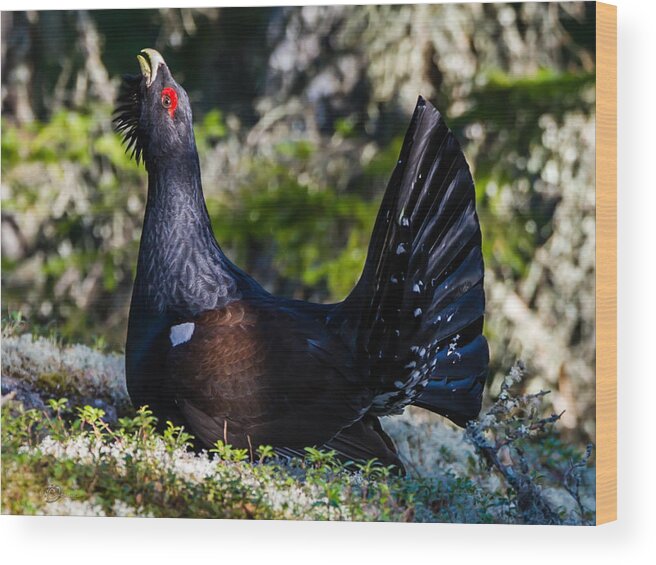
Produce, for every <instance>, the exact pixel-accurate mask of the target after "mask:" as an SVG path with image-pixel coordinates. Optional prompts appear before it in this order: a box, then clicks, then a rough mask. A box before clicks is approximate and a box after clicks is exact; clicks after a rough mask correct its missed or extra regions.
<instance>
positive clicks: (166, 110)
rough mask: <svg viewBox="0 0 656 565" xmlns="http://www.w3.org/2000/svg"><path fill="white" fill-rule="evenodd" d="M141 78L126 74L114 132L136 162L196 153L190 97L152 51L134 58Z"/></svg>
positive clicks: (115, 115)
mask: <svg viewBox="0 0 656 565" xmlns="http://www.w3.org/2000/svg"><path fill="white" fill-rule="evenodd" d="M137 60H138V61H139V66H140V67H141V74H140V75H125V76H124V77H123V82H122V84H121V88H120V91H119V96H118V103H117V106H116V110H115V111H114V120H113V121H114V129H115V130H116V131H117V132H118V133H120V134H122V135H123V143H124V144H125V147H126V151H128V152H130V156H131V157H134V158H135V159H136V160H137V163H138V162H140V161H144V162H145V164H146V168H150V166H151V165H153V164H155V163H156V162H157V161H160V160H165V159H172V158H176V157H179V156H186V155H188V154H189V153H192V154H195V151H196V144H195V140H194V131H193V126H192V115H191V105H190V103H189V96H188V95H187V93H186V92H185V90H184V88H182V87H181V86H180V85H179V84H178V83H177V82H176V81H175V79H174V78H173V76H172V75H171V71H169V68H168V67H167V65H166V62H165V61H164V58H163V57H162V56H161V55H160V54H159V53H158V52H157V51H155V49H143V50H142V51H141V54H139V55H137Z"/></svg>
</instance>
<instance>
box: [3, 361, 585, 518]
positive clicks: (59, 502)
mask: <svg viewBox="0 0 656 565" xmlns="http://www.w3.org/2000/svg"><path fill="white" fill-rule="evenodd" d="M517 375H518V373H517V372H515V373H511V377H509V378H508V380H507V382H506V384H505V385H504V389H503V390H502V394H501V395H500V398H499V400H498V401H497V403H496V404H494V405H493V406H492V408H491V409H490V410H489V411H488V412H487V413H486V414H485V415H484V416H483V417H482V418H481V420H480V421H477V422H472V423H471V424H470V426H469V427H468V430H467V436H468V437H469V439H470V441H472V442H473V444H474V445H475V447H476V449H477V451H478V454H477V453H476V452H471V453H470V454H469V455H467V456H466V457H467V459H466V466H465V467H464V468H463V469H464V472H456V471H455V470H454V469H453V468H451V467H450V466H449V462H454V461H457V460H460V461H462V460H463V454H462V453H458V452H455V451H451V450H450V449H448V448H447V447H445V446H443V448H442V450H441V464H440V465H441V466H442V469H440V470H439V473H438V474H436V475H422V474H418V473H416V472H412V469H411V473H410V475H409V476H407V477H403V476H400V475H398V474H397V473H396V472H395V470H394V468H393V467H384V466H382V465H381V464H380V463H379V462H377V461H376V460H375V459H374V460H370V461H360V462H353V461H344V460H342V459H340V458H339V457H338V455H337V453H335V451H328V450H323V449H318V448H315V447H308V448H306V449H305V454H304V456H303V457H298V458H292V459H287V458H280V457H279V456H278V455H277V454H276V452H275V450H274V449H273V448H272V447H271V446H258V447H257V448H256V449H240V448H236V447H234V446H232V445H229V444H227V443H226V442H224V441H221V440H219V441H217V442H216V443H215V445H214V447H213V448H211V449H210V450H209V451H202V452H194V451H193V450H192V446H193V445H194V438H193V437H192V435H191V434H189V433H188V432H187V431H186V430H184V429H183V428H182V427H179V426H175V425H174V424H172V423H171V422H166V425H165V426H163V427H162V428H161V429H160V428H159V427H158V423H157V419H156V418H155V416H154V415H153V413H152V411H151V410H150V409H149V408H148V407H146V406H143V407H141V408H139V409H138V410H136V411H132V412H130V413H128V414H127V415H125V416H123V417H121V418H119V419H118V420H117V421H114V422H113V423H110V421H109V420H108V418H107V413H106V410H104V409H102V408H99V407H97V406H91V405H88V404H75V403H72V402H71V401H70V400H69V399H66V398H50V399H48V400H47V401H46V402H45V405H44V406H43V407H42V408H26V407H25V405H24V404H23V403H22V402H20V401H17V400H15V399H12V395H11V394H10V396H8V397H6V398H4V399H3V406H2V481H3V490H2V504H3V508H4V511H5V512H9V513H14V514H43V513H46V514H48V513H52V514H62V513H63V514H93V515H107V516H114V515H137V516H162V517H164V516H166V517H197V518H199V517H203V518H255V519H290V518H291V519H318V520H325V519H331V520H377V521H381V520H382V521H431V522H435V521H437V522H477V523H498V522H502V523H516V522H520V523H527V522H529V523H530V522H540V520H542V521H545V515H546V516H548V518H549V520H547V521H549V522H551V523H581V522H584V523H588V522H591V521H593V520H594V514H593V513H591V512H590V511H589V510H588V508H587V498H586V496H587V495H588V488H589V486H588V485H589V481H590V479H589V477H588V474H589V470H588V460H589V457H590V453H591V451H590V449H589V450H588V451H587V452H586V454H585V455H584V456H583V457H581V456H580V455H579V454H578V452H577V451H576V450H574V449H572V448H571V447H568V446H566V445H564V444H562V443H560V442H559V440H557V439H555V437H554V435H553V433H552V431H550V430H549V429H548V426H549V427H551V426H553V424H554V423H555V422H556V419H554V418H551V419H546V420H545V419H544V418H541V417H540V416H539V411H540V410H539V408H540V407H539V401H540V399H541V398H542V395H530V396H516V395H514V394H512V393H511V392H510V387H511V386H512V385H514V384H515V383H516V381H517V380H518V378H519V377H518V376H517ZM34 392H38V389H35V391H34ZM12 394H13V393H12ZM418 433H419V434H421V432H418ZM462 449H463V448H462V447H461V448H460V450H462ZM508 449H511V450H512V455H509V454H508V453H505V452H504V450H506V451H507V450H508ZM560 483H562V484H563V486H562V487H560V490H559V491H558V492H560V495H559V496H560V498H557V499H555V501H554V500H547V499H546V498H545V497H544V494H543V493H544V492H545V491H544V489H545V487H548V486H550V485H551V486H552V487H553V486H554V485H556V486H557V485H558V484H560ZM527 492H530V494H531V498H530V500H529V502H531V501H532V502H531V504H532V505H531V504H528V505H527V496H526V493H527ZM563 497H564V498H563ZM567 500H569V503H567ZM536 504H540V505H541V508H542V511H543V513H542V514H536V512H535V505H536ZM545 513H546V514H545Z"/></svg>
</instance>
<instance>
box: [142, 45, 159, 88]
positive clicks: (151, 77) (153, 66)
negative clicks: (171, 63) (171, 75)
mask: <svg viewBox="0 0 656 565" xmlns="http://www.w3.org/2000/svg"><path fill="white" fill-rule="evenodd" d="M141 53H143V55H142V54H139V55H137V61H139V67H141V74H142V75H143V77H144V78H145V79H146V86H150V85H151V84H153V82H154V81H155V78H156V77H157V70H158V69H159V66H160V65H164V66H166V62H165V61H164V57H162V56H161V55H160V53H159V52H158V51H155V49H142V50H141ZM144 55H145V57H144Z"/></svg>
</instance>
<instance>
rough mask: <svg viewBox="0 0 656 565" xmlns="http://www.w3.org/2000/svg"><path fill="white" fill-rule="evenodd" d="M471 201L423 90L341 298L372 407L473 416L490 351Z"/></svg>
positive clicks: (461, 421)
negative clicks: (355, 274) (354, 279)
mask: <svg viewBox="0 0 656 565" xmlns="http://www.w3.org/2000/svg"><path fill="white" fill-rule="evenodd" d="M475 204H476V203H475V191H474V183H473V180H472V177H471V173H470V171H469V167H468V165H467V162H466V160H465V157H464V155H463V153H462V151H461V149H460V146H459V144H458V142H457V140H456V139H455V137H454V136H453V134H452V133H451V131H450V130H449V129H448V128H447V126H446V125H445V123H444V120H443V118H442V116H441V115H440V113H439V112H438V111H437V110H436V109H435V107H433V106H432V105H431V104H430V103H429V102H426V101H425V100H424V99H423V98H421V97H420V98H419V100H418V102H417V106H416V108H415V112H414V115H413V117H412V122H411V123H410V127H409V128H408V132H407V133H406V136H405V140H404V142H403V147H402V149H401V155H400V157H399V161H398V163H397V166H396V168H395V170H394V173H393V174H392V177H391V179H390V182H389V185H388V187H387V190H386V193H385V196H384V198H383V203H382V205H381V209H380V212H379V215H378V218H377V220H376V224H375V226H374V231H373V234H372V238H371V243H370V246H369V252H368V256H367V260H366V263H365V267H364V271H363V273H362V277H361V278H360V281H359V282H358V284H357V286H356V287H355V289H354V290H353V292H352V293H351V295H349V297H348V298H347V299H346V300H345V301H344V302H343V303H342V305H341V306H340V312H341V314H342V317H343V319H344V320H345V325H346V326H348V328H349V330H348V331H349V332H350V333H351V335H352V336H353V339H354V347H355V349H356V351H357V355H358V357H359V361H360V363H362V365H363V366H364V367H365V369H367V370H368V374H369V375H370V378H371V382H372V385H373V386H374V387H375V389H376V390H377V391H378V394H377V396H376V398H375V400H374V404H373V406H372V412H373V413H374V414H379V415H380V414H389V413H394V412H398V411H400V410H401V409H403V407H404V406H406V405H408V404H413V403H414V404H417V405H418V406H421V407H423V408H426V409H428V410H431V411H434V412H437V413H439V414H442V415H444V416H446V417H448V418H450V419H451V420H452V421H454V422H455V423H457V424H458V425H465V423H466V422H467V421H468V420H469V419H472V418H474V417H476V416H477V415H478V412H479V410H480V406H481V399H482V393H483V387H484V384H485V378H486V375H487V366H488V361H489V354H488V346H487V342H486V340H485V338H484V337H483V335H482V333H481V332H482V329H483V314H484V308H485V294H484V290H483V257H482V253H481V231H480V227H479V223H478V217H477V215H476V208H475Z"/></svg>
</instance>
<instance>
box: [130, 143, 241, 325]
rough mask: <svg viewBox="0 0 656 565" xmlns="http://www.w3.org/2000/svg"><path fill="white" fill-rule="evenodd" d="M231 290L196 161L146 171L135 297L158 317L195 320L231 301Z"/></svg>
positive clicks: (233, 295) (233, 288)
mask: <svg viewBox="0 0 656 565" xmlns="http://www.w3.org/2000/svg"><path fill="white" fill-rule="evenodd" d="M236 287H237V284H236V279H235V277H234V273H233V272H232V269H231V263H230V262H229V261H228V260H227V259H226V257H225V256H224V254H223V253H222V251H221V249H220V247H219V245H218V244H217V242H216V239H215V238H214V234H213V233H212V226H211V223H210V218H209V214H208V213H207V207H206V206H205V200H204V197H203V190H202V187H201V178H200V166H199V163H198V156H197V155H196V154H195V153H194V154H193V155H190V156H189V158H187V159H180V158H178V159H175V160H173V161H172V162H166V163H162V162H158V163H156V164H155V166H151V167H149V174H148V202H147V204H146V214H145V217H144V227H143V233H142V236H141V245H140V248H139V263H138V265H137V277H136V280H135V289H134V295H135V297H138V299H139V300H140V301H142V303H143V304H144V305H145V306H147V307H148V308H149V309H155V310H157V311H159V312H170V313H176V314H180V315H183V316H184V315H196V314H198V313H200V312H202V311H204V310H209V309H212V308H216V307H219V306H221V305H223V304H226V303H227V302H229V301H231V300H232V299H234V298H236V297H237V288H236ZM133 303H134V299H133Z"/></svg>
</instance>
